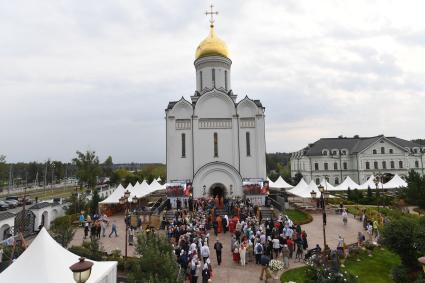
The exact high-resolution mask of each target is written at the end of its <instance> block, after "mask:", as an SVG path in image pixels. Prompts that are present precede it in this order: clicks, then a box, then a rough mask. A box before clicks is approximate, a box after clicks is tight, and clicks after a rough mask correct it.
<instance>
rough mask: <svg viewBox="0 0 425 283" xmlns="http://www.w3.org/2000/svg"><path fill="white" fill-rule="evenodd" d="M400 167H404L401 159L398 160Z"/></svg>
mask: <svg viewBox="0 0 425 283" xmlns="http://www.w3.org/2000/svg"><path fill="white" fill-rule="evenodd" d="M398 167H399V168H403V161H401V160H400V161H399V162H398Z"/></svg>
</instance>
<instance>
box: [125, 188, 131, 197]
mask: <svg viewBox="0 0 425 283" xmlns="http://www.w3.org/2000/svg"><path fill="white" fill-rule="evenodd" d="M129 196H130V192H129V191H128V190H126V191H125V193H124V197H125V198H128V197H129Z"/></svg>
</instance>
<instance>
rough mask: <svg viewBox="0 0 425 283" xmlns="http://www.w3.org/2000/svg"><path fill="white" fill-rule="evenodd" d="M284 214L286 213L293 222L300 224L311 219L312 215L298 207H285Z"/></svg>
mask: <svg viewBox="0 0 425 283" xmlns="http://www.w3.org/2000/svg"><path fill="white" fill-rule="evenodd" d="M286 215H288V217H289V219H291V220H292V221H293V222H294V224H299V225H302V224H307V223H310V222H311V221H313V216H311V215H310V214H309V213H307V212H305V211H302V210H299V209H287V210H286Z"/></svg>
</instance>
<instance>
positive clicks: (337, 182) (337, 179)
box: [335, 177, 339, 185]
mask: <svg viewBox="0 0 425 283" xmlns="http://www.w3.org/2000/svg"><path fill="white" fill-rule="evenodd" d="M335 185H339V178H338V177H335Z"/></svg>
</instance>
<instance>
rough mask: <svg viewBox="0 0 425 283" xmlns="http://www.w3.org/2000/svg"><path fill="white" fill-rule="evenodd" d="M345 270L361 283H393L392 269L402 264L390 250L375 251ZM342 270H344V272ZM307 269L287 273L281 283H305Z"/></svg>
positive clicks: (352, 262) (346, 263) (301, 268)
mask: <svg viewBox="0 0 425 283" xmlns="http://www.w3.org/2000/svg"><path fill="white" fill-rule="evenodd" d="M344 264H345V268H344V269H346V270H348V271H349V272H351V273H353V274H354V275H357V276H358V277H359V282H360V283H369V282H373V283H393V280H392V279H391V277H390V272H391V268H392V267H393V266H396V265H399V264H400V258H399V257H398V256H397V255H395V254H394V253H392V252H390V251H388V250H385V249H384V250H381V249H380V248H377V249H375V251H374V252H373V256H372V257H369V256H367V254H363V255H361V256H360V261H357V260H356V259H355V258H353V259H348V260H346V261H345V263H344ZM344 269H342V270H344ZM304 271H305V267H299V268H295V269H292V270H289V271H288V272H285V273H284V274H283V275H282V277H281V282H282V283H283V282H288V281H294V282H297V283H302V282H304Z"/></svg>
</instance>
